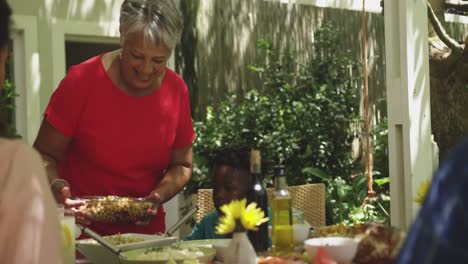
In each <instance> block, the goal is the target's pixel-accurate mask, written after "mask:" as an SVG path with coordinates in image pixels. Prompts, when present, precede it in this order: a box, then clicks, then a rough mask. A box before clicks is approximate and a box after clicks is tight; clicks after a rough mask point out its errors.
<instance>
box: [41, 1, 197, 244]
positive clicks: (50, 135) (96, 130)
mask: <svg viewBox="0 0 468 264" xmlns="http://www.w3.org/2000/svg"><path fill="white" fill-rule="evenodd" d="M182 27H183V23H182V16H181V13H180V11H179V10H178V8H177V6H176V4H175V3H174V2H173V1H172V0H125V1H123V3H122V6H121V10H120V28H119V30H120V47H121V48H120V49H118V50H115V51H111V52H107V53H104V54H100V55H98V56H95V57H93V58H91V59H89V60H87V61H85V62H83V63H81V64H79V65H75V66H73V67H71V68H70V70H69V71H68V73H67V74H66V76H65V77H64V78H63V80H62V81H61V82H60V84H59V86H58V88H57V89H56V90H55V91H54V93H53V95H52V97H51V98H50V101H49V104H48V106H47V108H46V110H45V112H44V119H43V121H42V124H41V127H40V130H39V133H38V135H37V138H36V141H35V143H34V147H35V148H36V149H37V150H38V151H39V152H40V153H41V154H42V157H43V159H44V161H45V162H46V168H47V172H48V177H49V181H50V183H51V185H52V190H53V193H54V194H55V197H56V200H57V201H58V202H60V203H64V205H65V207H66V208H71V207H74V206H76V204H74V203H73V200H72V199H70V197H71V194H73V196H74V197H75V196H76V197H82V196H107V195H116V196H123V197H134V198H141V197H143V198H146V199H149V200H152V201H153V203H154V204H155V206H153V208H151V209H148V211H147V213H148V214H150V215H151V216H152V217H151V219H150V220H149V221H147V222H144V223H141V222H140V223H137V224H135V223H130V224H125V223H113V224H107V223H98V222H93V221H92V219H93V217H92V215H90V214H80V212H77V214H76V216H77V218H76V219H77V222H78V223H81V224H85V225H87V224H91V226H90V228H91V229H93V230H94V231H96V232H97V233H99V234H101V235H112V234H116V233H146V234H154V233H157V232H162V233H164V232H165V213H164V210H163V207H162V204H163V203H165V202H166V201H168V200H169V199H171V198H172V197H173V196H174V195H176V194H177V193H178V192H179V191H181V190H182V189H183V188H184V186H185V185H186V184H187V183H188V181H189V180H190V178H191V175H192V143H193V141H194V139H195V132H194V129H193V127H192V119H191V113H190V102H189V93H188V89H187V86H186V84H185V83H184V81H183V80H182V78H181V77H179V76H178V75H177V74H176V73H175V72H173V71H172V70H170V69H169V68H168V67H167V63H168V61H169V58H170V57H171V54H172V53H173V52H174V49H175V47H176V45H177V43H178V42H179V39H180V35H181V32H182Z"/></svg>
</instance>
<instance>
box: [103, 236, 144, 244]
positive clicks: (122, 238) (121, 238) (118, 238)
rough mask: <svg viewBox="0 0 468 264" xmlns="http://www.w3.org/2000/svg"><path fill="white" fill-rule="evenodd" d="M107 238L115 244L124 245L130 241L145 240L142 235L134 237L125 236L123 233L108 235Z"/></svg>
mask: <svg viewBox="0 0 468 264" xmlns="http://www.w3.org/2000/svg"><path fill="white" fill-rule="evenodd" d="M105 239H106V240H107V241H109V242H111V243H112V244H114V245H123V244H128V243H134V242H140V241H145V240H144V239H143V238H141V237H134V236H123V235H122V234H117V235H113V236H106V237H105Z"/></svg>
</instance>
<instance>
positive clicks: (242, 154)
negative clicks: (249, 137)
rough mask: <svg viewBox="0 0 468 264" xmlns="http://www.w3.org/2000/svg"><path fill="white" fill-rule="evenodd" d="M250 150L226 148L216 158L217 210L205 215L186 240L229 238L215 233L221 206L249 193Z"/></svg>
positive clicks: (214, 192)
mask: <svg viewBox="0 0 468 264" xmlns="http://www.w3.org/2000/svg"><path fill="white" fill-rule="evenodd" d="M249 170H250V165H249V152H248V150H246V149H239V148H237V149H235V148H230V149H225V150H224V151H222V152H221V153H220V154H218V155H217V156H216V158H215V160H214V168H213V201H214V206H215V208H216V211H213V212H211V213H209V214H207V215H205V216H204V217H203V218H202V220H201V221H200V222H198V223H197V224H196V225H195V227H194V228H193V230H192V233H191V234H190V235H189V236H188V237H187V238H186V239H185V240H198V239H215V238H228V237H229V236H227V235H218V234H216V233H215V227H216V225H217V224H218V219H219V216H220V214H221V210H220V208H221V206H222V205H223V204H227V203H229V202H230V201H232V200H240V199H242V198H244V197H245V196H246V194H247V189H248V187H249V184H250V171H249Z"/></svg>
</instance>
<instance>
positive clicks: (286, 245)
mask: <svg viewBox="0 0 468 264" xmlns="http://www.w3.org/2000/svg"><path fill="white" fill-rule="evenodd" d="M274 171H275V174H274V180H275V191H274V193H273V198H272V200H271V211H272V218H273V219H272V230H271V236H272V249H273V251H275V252H289V251H292V250H293V249H294V238H293V228H292V225H293V219H292V202H291V195H290V194H289V191H288V184H287V183H286V174H285V167H284V166H283V165H277V166H275V168H274Z"/></svg>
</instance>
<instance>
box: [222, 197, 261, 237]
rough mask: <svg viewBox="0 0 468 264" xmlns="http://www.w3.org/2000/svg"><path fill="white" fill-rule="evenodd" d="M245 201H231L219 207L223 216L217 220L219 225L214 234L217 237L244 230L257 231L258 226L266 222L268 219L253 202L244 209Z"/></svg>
mask: <svg viewBox="0 0 468 264" xmlns="http://www.w3.org/2000/svg"><path fill="white" fill-rule="evenodd" d="M246 204H247V200H246V199H245V198H244V199H242V200H233V201H231V202H230V203H229V204H224V205H222V206H221V211H222V212H223V214H224V215H223V216H221V217H220V218H219V224H218V225H217V226H216V233H217V234H219V235H225V234H229V233H231V232H234V231H235V232H242V231H245V230H254V231H256V230H258V228H257V227H258V226H259V225H261V224H263V223H265V222H268V217H265V213H264V212H263V211H262V210H261V209H260V208H258V207H257V204H256V203H255V202H252V203H250V204H249V205H248V206H247V208H246V207H245V206H246Z"/></svg>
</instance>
